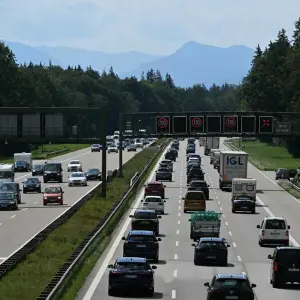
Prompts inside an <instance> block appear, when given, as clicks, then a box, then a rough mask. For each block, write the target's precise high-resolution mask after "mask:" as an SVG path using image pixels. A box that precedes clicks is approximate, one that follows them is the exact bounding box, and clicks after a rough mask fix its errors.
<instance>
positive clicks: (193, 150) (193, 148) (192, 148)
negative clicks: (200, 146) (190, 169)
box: [185, 146, 196, 154]
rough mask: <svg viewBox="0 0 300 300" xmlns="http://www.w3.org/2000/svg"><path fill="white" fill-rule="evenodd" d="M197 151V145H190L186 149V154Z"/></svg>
mask: <svg viewBox="0 0 300 300" xmlns="http://www.w3.org/2000/svg"><path fill="white" fill-rule="evenodd" d="M195 152H196V148H195V147H190V146H189V147H188V148H186V150H185V153H186V154H190V153H195Z"/></svg>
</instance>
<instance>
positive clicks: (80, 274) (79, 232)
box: [0, 139, 164, 300]
mask: <svg viewBox="0 0 300 300" xmlns="http://www.w3.org/2000/svg"><path fill="white" fill-rule="evenodd" d="M163 141H164V139H161V140H158V141H156V142H155V144H153V145H152V146H150V147H147V148H145V149H144V150H143V151H141V152H140V153H139V154H137V155H136V156H134V157H133V158H132V159H131V160H130V161H129V162H128V163H126V164H125V165H124V169H123V173H124V177H123V178H115V179H114V180H113V181H112V182H111V183H110V184H109V185H108V192H107V197H106V199H104V198H102V197H101V188H100V189H98V190H97V191H96V192H95V193H94V195H93V197H92V198H91V199H90V200H89V201H87V203H86V204H85V205H84V206H83V207H82V208H81V209H80V210H78V212H76V213H75V214H74V215H73V216H72V217H71V218H70V219H69V220H68V221H67V222H66V223H65V224H63V225H62V226H60V227H59V228H57V229H56V230H55V231H53V232H52V233H51V234H50V235H49V236H48V237H47V238H46V239H45V240H44V241H43V242H42V243H41V244H40V245H39V246H37V248H36V250H35V251H34V252H33V253H31V254H29V255H28V256H27V258H26V260H24V261H23V262H20V263H19V264H18V265H17V266H16V268H15V269H13V270H12V271H11V272H9V273H8V274H7V275H6V276H5V277H4V278H3V279H2V280H1V281H0V290H1V295H2V296H1V299H3V300H11V299H22V300H32V299H36V298H37V297H38V296H39V295H40V293H41V292H42V291H43V289H44V288H45V287H46V285H47V284H48V283H49V282H50V281H51V280H52V278H53V276H54V275H55V274H56V272H57V271H58V270H59V268H60V267H61V266H62V265H63V264H64V263H65V261H66V260H67V259H68V258H69V257H70V256H71V254H72V253H73V251H74V250H75V249H76V247H77V246H78V245H79V244H80V242H81V241H82V240H83V239H84V238H85V237H86V235H87V234H88V233H89V232H90V231H91V230H92V229H93V228H94V227H95V226H96V224H97V223H98V222H99V220H100V219H101V218H102V217H104V216H105V214H106V213H107V212H108V211H109V210H110V209H111V208H112V206H113V205H114V203H115V201H116V200H118V199H120V197H121V196H122V195H123V193H124V191H125V190H126V189H127V187H128V185H129V182H130V179H131V178H132V176H133V175H134V174H135V173H136V172H139V173H140V172H141V171H142V170H143V168H144V167H145V166H146V165H147V163H148V162H149V161H150V160H151V158H152V157H153V155H154V154H155V153H156V152H157V150H158V148H157V146H158V145H160V144H161V143H162V142H163ZM134 195H135V194H132V197H134ZM127 209H128V206H127V207H126V210H127ZM123 213H124V211H123ZM120 218H121V215H119V216H117V217H116V218H115V219H114V220H112V222H111V224H110V226H108V229H107V230H106V231H105V232H104V233H103V235H102V236H101V237H100V239H98V241H97V243H96V244H94V250H93V251H92V253H90V256H89V257H88V259H87V260H86V261H85V263H84V264H83V265H82V267H81V268H80V269H79V270H77V272H76V274H75V275H74V277H72V280H71V281H70V282H68V283H67V289H66V290H63V292H66V294H65V296H64V297H62V296H60V297H59V299H74V296H75V295H76V293H77V291H78V290H79V289H80V287H81V285H82V284H83V282H84V279H85V276H87V275H88V273H89V272H90V271H91V269H92V267H93V266H94V263H95V262H96V261H97V259H98V257H99V256H100V255H101V253H102V251H103V250H104V249H105V246H106V245H107V243H108V242H109V236H110V234H111V233H112V231H113V230H114V226H115V225H116V224H117V223H118V222H119V221H120Z"/></svg>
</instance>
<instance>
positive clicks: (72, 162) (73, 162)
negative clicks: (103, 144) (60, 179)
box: [70, 160, 79, 165]
mask: <svg viewBox="0 0 300 300" xmlns="http://www.w3.org/2000/svg"><path fill="white" fill-rule="evenodd" d="M70 165H79V160H73V161H70Z"/></svg>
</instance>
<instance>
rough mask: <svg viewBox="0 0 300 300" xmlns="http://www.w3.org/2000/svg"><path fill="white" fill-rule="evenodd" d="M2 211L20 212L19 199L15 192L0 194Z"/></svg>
mask: <svg viewBox="0 0 300 300" xmlns="http://www.w3.org/2000/svg"><path fill="white" fill-rule="evenodd" d="M0 209H3V210H10V209H12V210H18V199H17V197H16V195H15V193H14V192H1V193H0Z"/></svg>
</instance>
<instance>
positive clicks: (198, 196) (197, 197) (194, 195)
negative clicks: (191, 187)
mask: <svg viewBox="0 0 300 300" xmlns="http://www.w3.org/2000/svg"><path fill="white" fill-rule="evenodd" d="M186 199H187V200H204V195H203V193H197V192H191V193H187V194H186Z"/></svg>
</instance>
